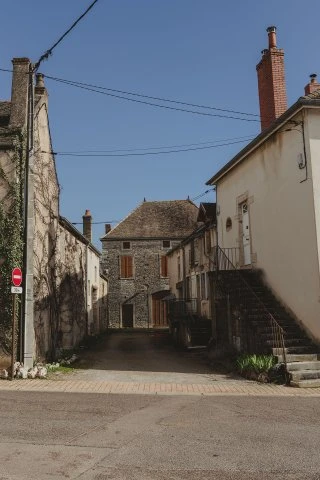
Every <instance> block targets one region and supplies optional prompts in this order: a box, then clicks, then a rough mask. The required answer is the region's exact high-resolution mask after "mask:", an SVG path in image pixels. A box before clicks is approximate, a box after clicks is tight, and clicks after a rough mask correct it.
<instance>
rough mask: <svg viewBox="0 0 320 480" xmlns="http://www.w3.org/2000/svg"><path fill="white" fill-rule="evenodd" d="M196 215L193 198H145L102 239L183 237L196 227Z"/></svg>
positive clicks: (196, 208)
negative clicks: (160, 199)
mask: <svg viewBox="0 0 320 480" xmlns="http://www.w3.org/2000/svg"><path fill="white" fill-rule="evenodd" d="M197 216H198V207H197V206H196V205H195V204H194V203H192V202H191V201H190V200H167V201H159V202H143V203H141V204H140V205H139V206H138V207H137V208H136V209H135V210H133V212H131V213H130V214H129V215H128V216H127V217H126V218H125V219H124V220H122V222H120V223H119V224H118V225H117V226H116V227H115V228H114V229H113V230H111V231H110V232H109V233H107V234H106V235H105V236H104V237H103V238H102V239H101V240H109V239H110V240H116V239H133V238H135V239H140V238H141V239H145V238H161V239H163V238H164V239H170V238H177V239H182V238H184V237H186V236H188V235H190V233H191V232H192V231H193V230H194V229H195V228H196V227H197Z"/></svg>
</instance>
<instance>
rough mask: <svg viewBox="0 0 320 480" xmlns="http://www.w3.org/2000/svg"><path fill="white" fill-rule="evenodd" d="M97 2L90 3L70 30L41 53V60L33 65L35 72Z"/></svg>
mask: <svg viewBox="0 0 320 480" xmlns="http://www.w3.org/2000/svg"><path fill="white" fill-rule="evenodd" d="M97 2H98V0H94V2H92V3H91V5H89V7H88V8H87V9H86V11H85V12H83V14H82V15H80V17H78V18H77V20H76V21H75V22H73V24H72V25H71V27H70V28H68V30H67V31H66V32H65V33H64V34H63V35H61V37H60V38H59V39H58V40H57V41H56V42H55V43H54V44H53V45H52V47H50V48H49V49H48V50H47V51H46V52H44V54H43V55H41V57H40V58H39V60H38V61H37V62H36V63H35V65H34V67H33V71H34V72H36V71H37V70H38V68H39V66H40V64H41V63H42V62H43V60H47V59H48V57H49V56H50V55H52V52H53V50H54V49H55V48H56V47H57V46H58V45H59V43H61V42H62V40H63V39H64V38H65V37H66V36H67V35H68V34H69V33H70V32H71V30H73V29H74V27H75V26H76V25H77V24H78V23H79V22H80V21H81V20H82V19H83V17H85V16H86V15H87V13H89V11H90V10H91V9H92V8H93V7H94V5H95V4H96V3H97Z"/></svg>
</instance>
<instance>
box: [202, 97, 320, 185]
mask: <svg viewBox="0 0 320 480" xmlns="http://www.w3.org/2000/svg"><path fill="white" fill-rule="evenodd" d="M306 106H307V107H313V106H314V107H320V99H308V98H306V97H300V98H299V99H298V101H297V102H296V103H294V104H293V105H292V106H291V107H290V108H288V110H286V111H285V112H284V113H283V114H282V115H281V116H280V117H279V118H278V119H277V120H275V122H274V123H273V124H272V125H271V126H270V127H269V128H268V129H266V130H264V131H263V132H261V133H260V134H259V135H258V136H257V137H256V138H254V139H253V140H252V142H250V143H249V144H248V145H246V146H245V147H244V148H243V149H242V150H241V151H240V152H239V153H238V154H237V155H236V156H235V157H233V158H232V159H231V160H230V161H229V162H228V163H226V164H225V165H224V166H223V167H222V168H221V169H220V170H219V171H218V172H217V173H216V174H215V175H213V176H212V177H211V178H210V179H209V180H208V181H207V182H206V185H214V184H215V183H216V182H217V181H218V180H220V178H222V177H223V176H224V175H226V173H227V172H229V171H230V170H231V169H232V168H233V167H234V166H235V165H237V164H238V163H240V162H241V161H242V160H244V159H245V158H246V157H247V156H248V155H249V154H250V153H252V152H253V151H254V150H256V149H257V148H258V147H259V146H260V145H261V144H262V143H264V142H265V141H267V140H268V139H269V138H270V137H271V136H272V135H273V134H274V133H275V132H276V131H277V130H279V128H281V127H282V126H283V124H285V123H286V122H288V121H289V120H290V118H291V117H293V116H294V115H296V114H297V113H298V112H299V111H300V110H302V108H303V107H306Z"/></svg>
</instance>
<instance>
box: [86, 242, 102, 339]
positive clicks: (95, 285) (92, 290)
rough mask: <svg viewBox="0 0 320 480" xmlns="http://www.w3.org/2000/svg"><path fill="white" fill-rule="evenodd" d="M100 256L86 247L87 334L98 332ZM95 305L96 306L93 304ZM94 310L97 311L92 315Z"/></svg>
mask: <svg viewBox="0 0 320 480" xmlns="http://www.w3.org/2000/svg"><path fill="white" fill-rule="evenodd" d="M99 264H100V256H99V255H98V254H97V253H96V252H95V251H94V250H93V249H92V248H90V246H87V289H86V292H87V312H88V333H89V334H90V333H98V332H99V331H100V322H99V298H100V272H99ZM95 303H96V304H95ZM94 308H96V309H97V311H96V313H94Z"/></svg>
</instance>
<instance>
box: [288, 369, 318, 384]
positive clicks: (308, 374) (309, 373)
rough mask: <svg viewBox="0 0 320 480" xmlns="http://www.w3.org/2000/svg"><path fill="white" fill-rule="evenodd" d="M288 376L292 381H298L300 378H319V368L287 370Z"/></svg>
mask: <svg viewBox="0 0 320 480" xmlns="http://www.w3.org/2000/svg"><path fill="white" fill-rule="evenodd" d="M289 374H290V378H291V380H292V381H293V382H299V381H300V380H313V379H317V378H319V379H320V371H319V370H295V371H294V372H289Z"/></svg>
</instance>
